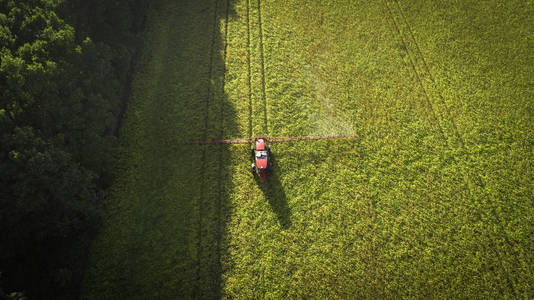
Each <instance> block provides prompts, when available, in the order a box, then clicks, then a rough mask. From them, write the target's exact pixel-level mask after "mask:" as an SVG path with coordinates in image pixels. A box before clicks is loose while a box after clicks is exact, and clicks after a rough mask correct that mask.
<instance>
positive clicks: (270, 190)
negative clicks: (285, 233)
mask: <svg viewBox="0 0 534 300" xmlns="http://www.w3.org/2000/svg"><path fill="white" fill-rule="evenodd" d="M270 159H271V161H272V163H273V171H272V172H271V173H270V174H268V175H267V178H266V179H265V181H262V180H260V179H259V178H258V176H255V178H256V182H257V184H258V186H259V187H260V189H261V191H262V192H263V195H264V196H265V199H267V201H269V204H270V205H271V208H272V210H273V211H274V213H275V214H276V216H277V217H278V222H280V226H281V227H282V228H283V229H288V228H289V227H291V210H290V209H289V205H288V203H287V196H286V192H285V191H284V188H283V187H282V184H281V182H280V168H278V166H277V164H276V158H275V156H274V155H273V154H272V153H271V154H270Z"/></svg>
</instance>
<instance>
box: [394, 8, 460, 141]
mask: <svg viewBox="0 0 534 300" xmlns="http://www.w3.org/2000/svg"><path fill="white" fill-rule="evenodd" d="M395 3H396V4H397V8H398V10H399V12H400V15H401V17H402V19H403V21H404V23H405V24H406V27H407V28H408V32H409V33H410V36H411V38H412V40H413V43H414V45H415V48H416V49H417V52H418V53H419V55H418V56H419V57H420V58H421V62H422V63H423V66H424V69H425V71H426V74H427V75H428V78H429V79H430V81H431V82H432V84H433V86H435V85H436V81H435V80H434V76H432V73H431V72H430V69H429V68H428V65H427V63H426V60H425V57H424V56H423V52H421V48H419V44H417V40H416V39H415V36H414V34H413V31H412V28H411V26H410V23H408V19H407V18H406V16H405V15H404V13H403V11H402V8H401V6H400V4H399V0H395ZM415 55H417V53H415ZM437 94H438V97H439V99H440V101H441V104H442V105H443V106H444V108H445V109H444V111H445V113H446V119H447V121H449V122H450V123H451V125H452V127H453V131H454V134H455V136H456V139H457V140H458V142H460V146H461V147H462V148H465V142H464V139H463V138H462V136H461V135H460V132H459V131H458V127H457V126H456V122H455V121H454V118H453V117H452V116H451V114H450V111H449V109H448V107H447V103H446V102H445V99H443V95H441V93H439V92H438V93H437Z"/></svg>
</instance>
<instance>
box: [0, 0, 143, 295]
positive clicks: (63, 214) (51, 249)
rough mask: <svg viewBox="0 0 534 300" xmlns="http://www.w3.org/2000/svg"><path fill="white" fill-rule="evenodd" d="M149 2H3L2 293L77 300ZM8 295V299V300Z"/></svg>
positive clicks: (0, 75) (0, 129)
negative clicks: (86, 250) (85, 248)
mask: <svg viewBox="0 0 534 300" xmlns="http://www.w3.org/2000/svg"><path fill="white" fill-rule="evenodd" d="M147 5H148V0H119V1H103V0H100V1H80V0H65V1H63V0H23V1H21V0H17V1H13V0H9V1H7V0H0V170H2V176H1V177H0V235H1V236H2V243H0V272H1V273H2V274H3V276H2V278H1V280H2V282H1V283H0V286H2V287H3V290H4V292H5V293H8V292H11V291H17V292H21V291H22V292H25V293H26V294H27V295H28V296H29V297H32V295H39V298H40V299H43V298H54V299H57V298H70V297H72V296H73V295H75V294H76V293H77V285H78V284H79V278H80V276H81V268H82V267H83V266H82V263H80V261H83V257H84V256H85V251H84V250H83V249H84V247H83V246H82V245H84V244H86V243H87V242H88V240H89V238H88V237H89V236H90V233H91V231H92V230H94V229H95V228H96V225H97V224H98V220H99V216H100V206H101V203H102V200H103V199H104V197H105V195H106V189H107V187H108V186H109V185H110V183H111V182H110V181H111V170H110V165H111V163H112V161H113V156H114V148H115V145H116V140H117V138H116V124H118V122H117V120H118V119H119V118H120V115H121V107H122V105H123V104H122V102H123V100H124V99H125V94H124V89H123V87H124V86H125V85H127V84H128V83H127V81H128V76H127V74H128V72H130V71H131V70H130V69H131V65H132V63H131V62H132V59H133V57H134V53H135V51H136V49H137V46H138V44H139V43H138V38H137V37H136V34H137V33H138V32H139V31H140V29H141V28H142V24H143V19H144V12H145V10H146V7H147ZM4 292H2V293H4Z"/></svg>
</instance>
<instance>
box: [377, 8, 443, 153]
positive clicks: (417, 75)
mask: <svg viewBox="0 0 534 300" xmlns="http://www.w3.org/2000/svg"><path fill="white" fill-rule="evenodd" d="M384 3H385V6H386V9H387V15H388V16H389V19H391V21H392V25H393V27H394V29H395V31H396V32H397V37H399V38H400V40H401V42H402V45H403V46H404V50H405V52H406V54H407V55H408V58H409V63H410V66H411V67H412V70H413V72H414V74H415V76H416V77H417V82H418V83H419V85H420V87H421V89H422V90H423V93H424V94H425V100H426V104H427V107H428V108H429V109H430V112H431V115H432V118H433V119H434V122H435V124H436V125H437V127H438V129H439V133H440V135H441V137H442V138H443V140H445V142H446V141H447V137H446V135H445V132H444V131H443V127H441V122H440V121H439V119H438V117H437V114H436V110H435V109H434V106H433V105H432V102H431V101H430V97H429V96H428V93H427V91H426V89H425V87H424V85H423V80H422V79H421V77H420V76H419V73H418V72H417V68H416V67H415V62H414V59H413V58H412V55H411V53H410V51H408V44H407V43H406V41H405V40H404V37H403V35H402V34H401V31H400V29H399V26H398V25H397V22H396V21H395V18H394V17H393V13H392V12H391V9H390V7H389V5H388V4H387V0H384ZM393 34H395V33H393ZM401 58H402V57H401ZM402 59H403V60H404V58H402Z"/></svg>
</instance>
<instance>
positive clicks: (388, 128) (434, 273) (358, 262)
mask: <svg viewBox="0 0 534 300" xmlns="http://www.w3.org/2000/svg"><path fill="white" fill-rule="evenodd" d="M533 13H534V5H532V3H531V1H530V2H528V1H527V2H524V1H508V2H506V3H502V2H499V1H484V2H475V1H463V2H461V3H456V2H454V3H453V2H443V3H439V4H438V3H432V2H428V3H426V2H425V3H416V2H409V1H398V2H397V1H374V2H367V1H324V2H321V1H300V0H288V1H261V0H260V1H258V0H239V1H238V0H236V1H232V0H227V1H190V3H186V2H185V1H184V3H176V2H175V1H164V0H159V1H154V2H153V4H152V6H151V9H150V14H149V16H148V21H147V28H146V30H145V33H144V35H145V51H144V55H143V56H142V58H141V59H140V61H139V63H138V66H137V70H138V72H137V74H136V75H135V80H134V83H133V85H132V86H133V91H132V95H133V96H132V99H131V103H130V106H129V108H128V112H127V117H126V120H125V122H124V126H123V128H122V131H121V139H122V143H123V145H122V147H121V152H120V154H119V155H118V162H117V175H118V179H117V182H116V184H115V185H114V187H113V189H112V193H111V197H110V199H109V201H108V204H107V211H108V218H107V219H106V221H105V222H104V225H103V227H102V230H101V233H100V234H99V236H98V237H97V239H96V240H95V242H94V244H93V246H92V250H91V256H90V260H89V266H88V271H87V274H86V276H85V280H84V285H83V296H82V298H84V299H122V298H124V299H125V298H128V299H147V298H150V299H154V298H155V299H169V298H171V299H173V298H220V297H223V298H262V297H265V298H397V297H416V298H427V297H432V298H488V297H491V298H496V297H498V298H503V297H504V298H518V297H525V298H530V297H534V294H533V293H534V292H533V291H534V279H533V278H534V269H533V264H532V261H534V256H533V253H534V240H533V238H532V236H534V232H533V231H534V219H533V216H534V211H533V206H532V199H533V195H532V190H534V180H533V178H534V176H533V175H534V174H533V167H532V161H533V141H534V135H533V129H532V128H534V126H533V120H532V118H533V116H534V113H533V112H534V108H533V103H534V101H533V100H534V89H533V88H532V87H533V84H534V82H533V79H532V78H534V77H533V75H534V68H533V65H532V64H531V62H532V61H533V58H534V57H533V54H532V49H533V48H534V40H533V38H532V37H531V36H530V35H529V34H528V33H529V32H532V31H533V29H534V22H533V20H532V18H530V17H529V16H531V15H532V14H533ZM347 133H349V134H353V133H355V134H357V135H358V138H357V139H353V140H328V141H313V142H299V143H288V144H276V145H273V147H272V151H273V159H274V173H273V176H271V177H270V178H268V179H267V181H266V182H259V181H256V180H255V179H253V177H252V176H251V175H250V170H249V167H250V166H249V163H250V162H249V160H250V158H249V155H250V153H249V151H250V150H249V149H248V147H246V146H239V145H235V146H193V147H191V146H176V147H168V146H163V143H164V142H166V141H170V140H176V141H185V140H204V139H208V140H209V139H218V138H235V137H248V136H251V135H252V136H254V135H266V134H268V135H270V136H307V135H318V134H328V135H331V134H347Z"/></svg>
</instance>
